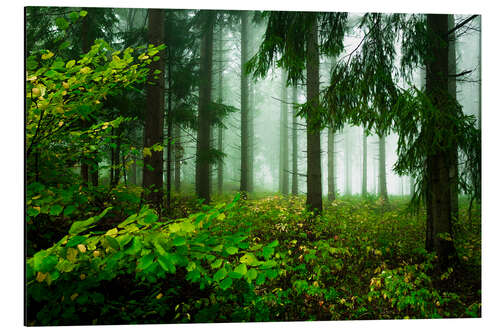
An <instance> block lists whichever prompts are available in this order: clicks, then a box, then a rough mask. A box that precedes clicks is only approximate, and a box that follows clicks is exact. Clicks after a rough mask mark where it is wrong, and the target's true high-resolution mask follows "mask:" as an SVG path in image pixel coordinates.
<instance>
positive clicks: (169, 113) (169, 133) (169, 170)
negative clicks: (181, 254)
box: [167, 48, 173, 211]
mask: <svg viewBox="0 0 500 333" xmlns="http://www.w3.org/2000/svg"><path fill="white" fill-rule="evenodd" d="M167 50H168V51H167V52H168V53H167V54H168V64H167V72H168V73H167V75H168V92H167V93H168V95H167V99H168V103H167V210H168V211H170V201H171V193H172V126H173V119H172V117H173V114H172V57H171V51H170V48H167Z"/></svg>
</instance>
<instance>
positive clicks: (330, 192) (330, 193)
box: [327, 127, 335, 201]
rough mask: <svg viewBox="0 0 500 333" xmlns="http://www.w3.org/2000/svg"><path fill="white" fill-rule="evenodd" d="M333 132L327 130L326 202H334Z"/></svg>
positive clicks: (329, 129) (330, 129)
mask: <svg viewBox="0 0 500 333" xmlns="http://www.w3.org/2000/svg"><path fill="white" fill-rule="evenodd" d="M334 149H335V132H334V131H333V129H332V128H331V127H329V128H328V150H327V151H328V200H329V201H333V200H335V150H334Z"/></svg>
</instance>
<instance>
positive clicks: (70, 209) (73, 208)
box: [63, 205, 76, 216]
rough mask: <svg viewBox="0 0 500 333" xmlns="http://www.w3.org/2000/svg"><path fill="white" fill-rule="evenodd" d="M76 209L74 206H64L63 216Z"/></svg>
mask: <svg viewBox="0 0 500 333" xmlns="http://www.w3.org/2000/svg"><path fill="white" fill-rule="evenodd" d="M75 210H76V206H73V205H69V206H66V208H64V213H63V214H64V216H69V215H71V213H73V212H74V211H75Z"/></svg>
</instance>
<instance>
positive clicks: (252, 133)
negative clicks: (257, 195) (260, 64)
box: [248, 82, 255, 192]
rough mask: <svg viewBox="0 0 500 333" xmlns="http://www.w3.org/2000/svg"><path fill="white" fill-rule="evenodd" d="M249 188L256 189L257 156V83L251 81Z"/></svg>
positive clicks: (249, 100)
mask: <svg viewBox="0 0 500 333" xmlns="http://www.w3.org/2000/svg"><path fill="white" fill-rule="evenodd" d="M248 102H249V103H248V104H249V105H248V190H249V191H250V192H253V191H254V184H255V175H254V158H255V124H254V120H255V85H254V84H253V83H251V82H250V88H249V93H248Z"/></svg>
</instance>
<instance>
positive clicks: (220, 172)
mask: <svg viewBox="0 0 500 333" xmlns="http://www.w3.org/2000/svg"><path fill="white" fill-rule="evenodd" d="M218 39H219V40H218V53H217V55H218V64H219V69H218V80H217V93H218V95H219V96H218V97H217V101H218V103H220V104H222V103H223V102H224V96H223V81H222V72H223V70H224V64H223V61H224V50H223V47H224V43H223V28H222V26H221V28H220V30H219V36H218ZM223 133H224V126H222V125H220V126H219V127H218V128H217V150H219V151H220V152H221V153H223V152H224V146H223V144H222V140H223ZM223 186H224V160H223V159H219V160H218V161H217V192H218V193H219V194H222V192H223Z"/></svg>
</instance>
